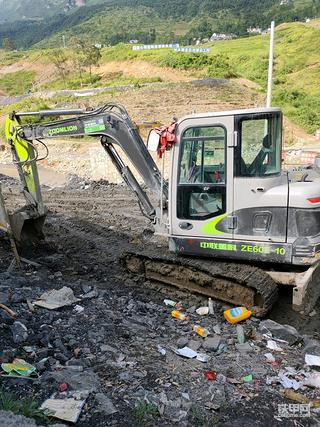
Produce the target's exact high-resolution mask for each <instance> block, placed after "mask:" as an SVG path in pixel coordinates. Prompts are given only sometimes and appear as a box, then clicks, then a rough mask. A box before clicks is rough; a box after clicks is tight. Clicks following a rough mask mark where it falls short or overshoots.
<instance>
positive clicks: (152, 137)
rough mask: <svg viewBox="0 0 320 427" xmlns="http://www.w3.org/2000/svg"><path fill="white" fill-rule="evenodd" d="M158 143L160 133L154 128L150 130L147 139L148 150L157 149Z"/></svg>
mask: <svg viewBox="0 0 320 427" xmlns="http://www.w3.org/2000/svg"><path fill="white" fill-rule="evenodd" d="M159 144H160V135H159V134H158V133H157V132H156V131H155V130H151V131H150V133H149V135H148V140H147V148H148V150H149V151H158V147H159Z"/></svg>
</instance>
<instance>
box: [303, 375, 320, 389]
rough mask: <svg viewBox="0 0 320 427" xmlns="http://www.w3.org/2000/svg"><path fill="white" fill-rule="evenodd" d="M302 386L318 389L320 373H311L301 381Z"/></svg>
mask: <svg viewBox="0 0 320 427" xmlns="http://www.w3.org/2000/svg"><path fill="white" fill-rule="evenodd" d="M303 385H307V386H309V387H313V388H320V372H311V373H310V374H308V375H307V377H306V379H305V380H304V381H303Z"/></svg>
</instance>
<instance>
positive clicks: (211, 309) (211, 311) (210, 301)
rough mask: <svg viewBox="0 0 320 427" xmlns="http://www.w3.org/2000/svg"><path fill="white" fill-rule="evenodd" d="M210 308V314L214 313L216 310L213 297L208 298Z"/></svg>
mask: <svg viewBox="0 0 320 427" xmlns="http://www.w3.org/2000/svg"><path fill="white" fill-rule="evenodd" d="M208 309H209V314H214V311H213V302H212V299H211V298H209V299H208Z"/></svg>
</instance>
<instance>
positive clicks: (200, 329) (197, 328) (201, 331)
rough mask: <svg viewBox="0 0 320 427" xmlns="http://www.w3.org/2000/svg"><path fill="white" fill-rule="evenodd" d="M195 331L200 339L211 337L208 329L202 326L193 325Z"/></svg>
mask: <svg viewBox="0 0 320 427" xmlns="http://www.w3.org/2000/svg"><path fill="white" fill-rule="evenodd" d="M192 329H193V331H194V332H195V333H196V334H198V335H200V337H203V338H206V337H207V336H208V335H209V331H208V329H205V328H203V327H202V326H198V325H192Z"/></svg>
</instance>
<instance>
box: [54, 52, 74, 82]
mask: <svg viewBox="0 0 320 427" xmlns="http://www.w3.org/2000/svg"><path fill="white" fill-rule="evenodd" d="M49 58H50V60H51V62H52V63H53V64H54V66H55V67H56V69H57V72H58V74H59V76H60V77H61V78H62V80H63V82H64V85H66V77H67V75H68V74H69V72H70V70H69V66H68V60H69V57H68V56H67V53H66V51H65V49H54V50H53V51H52V52H50V54H49Z"/></svg>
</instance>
